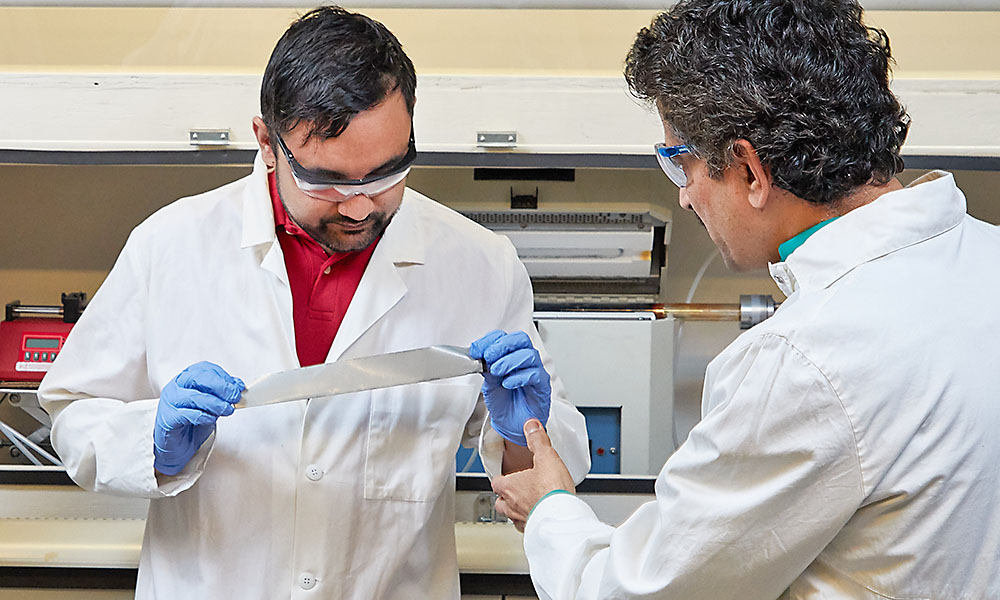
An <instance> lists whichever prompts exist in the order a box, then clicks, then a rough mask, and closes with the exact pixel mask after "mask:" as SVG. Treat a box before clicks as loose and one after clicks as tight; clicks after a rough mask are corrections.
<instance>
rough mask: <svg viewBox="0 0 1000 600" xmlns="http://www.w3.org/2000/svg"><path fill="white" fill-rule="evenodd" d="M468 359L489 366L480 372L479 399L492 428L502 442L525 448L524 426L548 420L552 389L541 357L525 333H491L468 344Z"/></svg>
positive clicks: (526, 443)
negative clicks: (480, 393)
mask: <svg viewBox="0 0 1000 600" xmlns="http://www.w3.org/2000/svg"><path fill="white" fill-rule="evenodd" d="M469 356H471V357H472V358H481V359H483V360H485V361H486V366H487V367H489V369H488V372H486V373H483V379H484V380H485V381H484V382H483V398H484V399H485V400H486V408H487V409H488V410H489V411H490V420H491V421H492V423H493V429H495V430H496V431H497V433H499V434H500V435H501V436H503V438H504V439H506V440H509V441H511V442H513V443H515V444H517V445H519V446H527V445H528V442H527V440H526V439H525V437H524V423H525V421H527V420H528V419H530V418H532V417H534V418H536V419H538V420H539V421H541V422H542V425H545V423H546V421H548V419H549V405H550V404H551V401H552V387H551V386H550V385H549V374H548V373H547V372H546V371H545V367H543V366H542V357H541V356H539V354H538V350H535V348H534V346H532V345H531V338H529V337H528V334H527V333H524V332H523V331H518V332H516V333H505V332H503V331H500V330H496V331H491V332H489V333H487V334H486V335H484V336H483V337H481V338H479V339H478V340H476V341H475V342H473V343H472V347H471V348H469Z"/></svg>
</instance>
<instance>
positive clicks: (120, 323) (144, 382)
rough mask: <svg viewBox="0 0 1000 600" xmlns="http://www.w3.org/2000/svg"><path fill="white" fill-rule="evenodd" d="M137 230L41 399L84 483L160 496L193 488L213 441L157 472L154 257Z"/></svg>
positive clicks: (56, 441) (69, 464)
mask: <svg viewBox="0 0 1000 600" xmlns="http://www.w3.org/2000/svg"><path fill="white" fill-rule="evenodd" d="M138 233H139V230H138V229H137V230H136V231H135V232H133V234H132V235H131V236H129V239H128V241H127V242H126V244H125V248H124V249H123V250H122V253H121V255H120V256H119V257H118V260H117V262H116V263H115V266H114V268H113V269H112V270H111V273H110V274H109V275H108V277H107V279H105V281H104V283H103V284H102V285H101V289H100V290H99V291H98V292H97V294H95V295H94V298H93V299H92V300H91V302H90V303H89V304H88V305H87V308H86V310H84V311H83V315H82V316H81V318H80V320H79V322H77V324H76V325H74V327H73V330H72V331H71V332H70V335H69V337H68V339H67V340H66V343H65V345H64V346H63V349H62V350H61V351H60V353H59V356H58V358H57V359H56V361H55V363H53V365H52V368H51V370H50V371H49V373H48V374H47V375H46V376H45V378H44V379H43V380H42V383H41V385H40V386H39V390H38V399H39V401H40V403H41V405H42V407H43V408H44V409H45V410H46V411H48V413H49V414H50V415H51V416H52V434H51V438H52V445H53V447H54V448H55V450H56V453H57V454H58V455H59V457H60V459H61V460H62V461H63V464H64V465H65V467H66V472H67V473H68V474H69V476H70V477H71V478H72V479H73V481H75V482H76V483H77V484H78V485H79V486H80V487H82V488H84V489H87V490H91V491H96V492H108V493H112V494H117V495H124V496H140V497H144V498H160V497H164V496H172V495H175V494H178V493H180V492H181V491H183V490H185V489H187V488H188V487H190V486H191V485H192V484H193V483H194V481H195V480H196V479H197V478H198V476H199V475H200V473H201V470H202V469H203V467H204V463H205V461H206V460H207V458H208V455H209V453H210V452H211V448H212V445H213V442H214V435H213V436H212V437H210V438H209V440H207V441H206V442H205V444H203V445H202V447H201V449H200V450H199V451H198V453H197V454H196V455H195V456H194V458H192V460H191V462H190V463H188V465H187V467H186V468H185V469H184V471H182V472H181V473H179V474H178V475H176V476H173V477H165V476H162V475H161V476H160V479H159V481H158V480H157V477H156V474H155V472H154V470H153V421H154V419H155V416H156V408H157V404H158V401H159V394H160V390H154V389H152V386H151V384H150V380H149V375H148V371H147V368H146V337H145V331H146V329H147V327H148V323H147V319H148V318H149V315H148V314H147V305H148V303H147V297H148V285H147V281H148V279H147V278H148V277H149V272H148V260H146V256H145V252H144V248H143V244H142V243H141V242H140V241H139V239H137V238H141V234H140V235H137V234H138Z"/></svg>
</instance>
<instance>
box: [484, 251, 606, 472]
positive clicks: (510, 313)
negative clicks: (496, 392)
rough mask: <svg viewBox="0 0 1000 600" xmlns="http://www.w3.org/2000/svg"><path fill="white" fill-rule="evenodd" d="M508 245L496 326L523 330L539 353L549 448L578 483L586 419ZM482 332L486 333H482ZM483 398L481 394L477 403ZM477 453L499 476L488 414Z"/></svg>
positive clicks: (498, 447)
mask: <svg viewBox="0 0 1000 600" xmlns="http://www.w3.org/2000/svg"><path fill="white" fill-rule="evenodd" d="M504 241H505V243H506V244H507V247H508V248H507V250H508V252H507V254H508V258H507V273H508V274H507V282H506V289H507V290H508V301H507V310H506V313H505V314H504V316H503V319H502V321H501V322H500V323H499V324H498V325H497V329H503V330H504V331H507V332H512V331H524V332H526V333H527V334H528V336H529V337H530V338H531V343H532V344H533V345H534V346H535V348H536V349H537V350H538V352H539V353H540V354H541V356H542V364H543V365H544V366H545V370H546V371H548V373H549V375H550V377H551V378H552V404H551V407H550V408H549V420H548V422H547V423H546V425H545V429H546V431H547V432H548V434H549V438H551V439H552V447H553V448H555V450H556V452H558V453H559V456H560V458H562V460H563V462H564V463H566V468H567V469H568V470H569V473H570V475H571V476H572V477H573V481H575V482H576V483H580V482H581V481H583V478H584V477H586V475H587V473H589V472H590V443H589V441H588V438H587V422H586V420H584V418H583V415H582V414H581V413H580V411H578V410H577V409H576V407H575V406H573V404H572V403H571V402H570V401H569V398H568V397H567V395H566V388H565V386H563V383H562V380H561V379H559V375H558V373H557V372H556V370H555V367H554V364H553V361H552V357H551V356H549V354H548V352H546V351H545V346H544V345H543V344H542V340H541V338H540V337H539V336H538V331H537V330H536V329H535V323H534V317H533V313H534V306H535V302H534V297H533V295H532V291H531V280H530V279H528V272H527V271H526V270H525V269H524V265H523V264H521V261H520V260H518V259H517V251H516V250H515V249H514V246H513V245H512V244H511V243H510V242H509V241H507V240H506V239H505V240H504ZM484 333H485V332H484ZM481 402H482V398H481V397H480V403H481ZM480 435H481V438H480V443H479V453H480V457H481V458H482V460H483V466H484V467H485V470H486V473H487V474H488V475H490V477H492V476H494V475H499V474H500V472H501V462H502V458H503V450H504V443H503V438H502V437H500V434H498V433H497V432H496V431H495V430H494V429H493V427H492V425H491V424H490V420H489V417H488V416H487V418H486V421H485V423H483V427H482V430H481V434H480Z"/></svg>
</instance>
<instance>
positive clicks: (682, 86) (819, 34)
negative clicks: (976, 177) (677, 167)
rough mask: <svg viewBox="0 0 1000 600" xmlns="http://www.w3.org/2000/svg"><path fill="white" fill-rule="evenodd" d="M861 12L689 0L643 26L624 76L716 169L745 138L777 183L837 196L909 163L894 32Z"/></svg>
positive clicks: (827, 5) (811, 3) (796, 1)
mask: <svg viewBox="0 0 1000 600" xmlns="http://www.w3.org/2000/svg"><path fill="white" fill-rule="evenodd" d="M862 14H863V13H862V9H861V6H860V5H859V4H858V3H857V2H856V1H854V0H682V1H681V2H679V3H678V4H676V5H675V6H674V7H673V8H672V9H671V10H669V11H668V12H665V13H662V14H660V15H658V16H657V17H656V18H655V19H654V20H653V22H652V24H651V25H650V26H649V27H648V28H643V29H642V30H641V31H640V32H639V34H638V37H637V38H636V41H635V44H634V45H633V46H632V49H631V50H630V51H629V54H628V57H627V58H626V62H625V77H626V79H627V81H628V84H629V88H630V89H631V91H632V93H633V94H634V95H635V96H637V97H639V98H641V99H644V100H648V101H652V102H654V103H655V104H656V105H657V107H658V109H659V111H660V116H661V117H662V118H663V119H664V121H665V122H666V123H668V124H669V125H670V127H672V128H673V130H674V132H675V133H676V134H677V136H678V137H679V138H680V139H681V140H683V141H684V142H685V143H687V144H688V145H690V146H691V147H692V149H693V151H694V152H695V154H696V155H697V156H699V157H701V158H703V159H705V161H706V162H707V164H708V167H709V173H710V174H711V176H712V177H719V176H720V175H721V173H722V171H723V169H725V167H726V166H727V165H729V164H731V162H732V159H733V143H734V142H735V141H736V140H738V139H746V140H748V141H749V142H750V143H751V144H753V146H754V148H755V149H756V151H757V153H758V156H759V157H760V159H761V161H762V162H763V163H764V164H765V165H766V166H767V167H768V168H769V169H770V171H771V173H772V176H773V177H774V180H775V183H776V185H778V186H779V187H781V188H782V189H786V190H788V191H790V192H791V193H793V194H795V195H796V196H798V197H800V198H803V199H805V200H809V201H811V202H817V203H822V202H835V201H837V200H839V199H841V198H843V197H845V196H846V195H847V194H848V193H849V192H850V191H851V190H853V189H855V188H857V187H859V186H861V185H864V184H866V183H869V182H872V183H876V184H884V183H887V182H888V181H889V180H890V179H892V177H893V176H895V175H896V174H897V173H898V172H900V171H902V170H903V160H902V158H901V157H900V155H899V151H900V147H901V146H902V145H903V141H904V140H905V139H906V133H907V130H908V129H909V124H910V119H909V116H907V114H906V111H905V109H904V108H903V107H902V106H901V105H900V103H899V101H898V100H897V98H896V96H895V95H894V94H893V93H892V91H891V90H890V89H889V68H890V64H891V62H892V54H891V52H890V49H889V38H888V36H887V35H886V33H885V31H883V30H881V29H875V28H872V27H867V26H866V25H865V24H864V21H863V16H862Z"/></svg>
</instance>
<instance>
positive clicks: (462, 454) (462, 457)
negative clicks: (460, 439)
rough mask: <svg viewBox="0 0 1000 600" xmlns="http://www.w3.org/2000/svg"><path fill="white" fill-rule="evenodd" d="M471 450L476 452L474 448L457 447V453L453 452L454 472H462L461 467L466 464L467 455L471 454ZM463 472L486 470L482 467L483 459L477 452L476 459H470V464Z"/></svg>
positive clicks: (467, 460) (483, 471)
mask: <svg viewBox="0 0 1000 600" xmlns="http://www.w3.org/2000/svg"><path fill="white" fill-rule="evenodd" d="M473 452H476V449H475V448H465V447H459V449H458V453H457V454H455V472H456V473H462V472H463V471H462V469H464V468H465V465H466V464H468V462H469V457H470V456H472V453H473ZM464 472H465V473H485V472H486V471H485V470H484V469H483V461H482V460H480V458H479V455H478V453H477V455H476V460H474V461H472V464H471V465H469V468H468V469H465V471H464Z"/></svg>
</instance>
